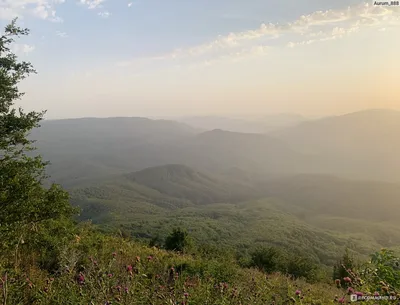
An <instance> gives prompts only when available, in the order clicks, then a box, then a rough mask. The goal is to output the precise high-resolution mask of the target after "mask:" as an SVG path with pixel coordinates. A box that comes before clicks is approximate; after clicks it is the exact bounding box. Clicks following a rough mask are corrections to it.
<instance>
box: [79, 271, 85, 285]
mask: <svg viewBox="0 0 400 305" xmlns="http://www.w3.org/2000/svg"><path fill="white" fill-rule="evenodd" d="M78 283H79V284H80V285H83V284H84V283H85V276H84V275H83V274H82V273H79V276H78Z"/></svg>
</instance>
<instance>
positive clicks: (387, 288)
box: [336, 249, 400, 305]
mask: <svg viewBox="0 0 400 305" xmlns="http://www.w3.org/2000/svg"><path fill="white" fill-rule="evenodd" d="M343 266H344V264H343ZM344 274H345V275H347V276H346V277H345V278H343V279H341V278H338V279H336V284H337V285H338V287H343V288H344V289H343V292H342V293H341V297H340V298H339V299H338V300H339V301H340V302H342V303H344V302H346V301H348V300H349V299H350V298H349V295H354V294H355V295H357V297H358V300H363V301H364V302H365V303H367V304H376V303H377V301H379V304H385V305H386V304H393V302H394V301H395V300H399V299H400V268H399V257H398V256H396V255H395V253H394V252H393V251H389V250H387V249H382V250H381V251H379V252H376V253H374V254H373V255H372V256H371V260H370V261H369V262H367V263H365V264H362V265H361V266H359V267H357V266H356V267H353V269H346V273H344ZM341 280H344V281H345V285H343V286H342V285H341ZM366 299H367V300H368V301H366Z"/></svg>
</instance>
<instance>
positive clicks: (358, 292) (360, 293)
mask: <svg viewBox="0 0 400 305" xmlns="http://www.w3.org/2000/svg"><path fill="white" fill-rule="evenodd" d="M356 295H357V296H358V297H362V296H363V295H364V294H363V293H362V292H360V291H356Z"/></svg>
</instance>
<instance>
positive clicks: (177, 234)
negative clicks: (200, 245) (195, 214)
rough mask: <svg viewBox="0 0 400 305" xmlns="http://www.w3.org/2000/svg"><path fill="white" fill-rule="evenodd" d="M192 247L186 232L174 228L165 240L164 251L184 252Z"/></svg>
mask: <svg viewBox="0 0 400 305" xmlns="http://www.w3.org/2000/svg"><path fill="white" fill-rule="evenodd" d="M191 246H192V240H191V238H190V237H189V234H188V232H187V231H186V230H182V229H180V228H176V229H174V230H173V231H172V233H171V234H170V235H168V236H167V238H166V239H165V249H167V250H172V251H178V252H182V253H183V252H186V251H187V250H189V249H190V247H191Z"/></svg>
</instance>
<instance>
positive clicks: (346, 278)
mask: <svg viewBox="0 0 400 305" xmlns="http://www.w3.org/2000/svg"><path fill="white" fill-rule="evenodd" d="M343 280H344V281H345V282H346V283H351V278H349V277H348V276H346V277H345V278H343Z"/></svg>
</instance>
